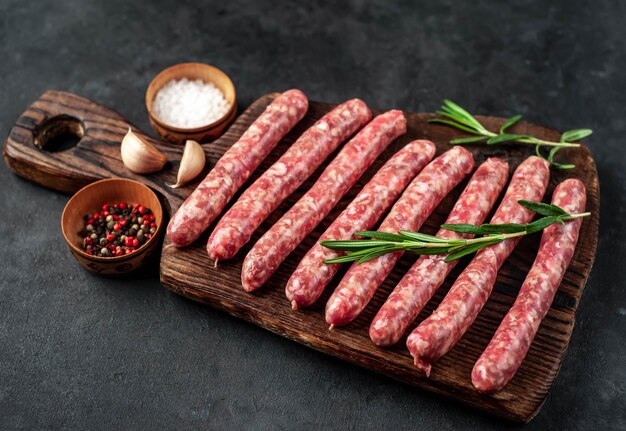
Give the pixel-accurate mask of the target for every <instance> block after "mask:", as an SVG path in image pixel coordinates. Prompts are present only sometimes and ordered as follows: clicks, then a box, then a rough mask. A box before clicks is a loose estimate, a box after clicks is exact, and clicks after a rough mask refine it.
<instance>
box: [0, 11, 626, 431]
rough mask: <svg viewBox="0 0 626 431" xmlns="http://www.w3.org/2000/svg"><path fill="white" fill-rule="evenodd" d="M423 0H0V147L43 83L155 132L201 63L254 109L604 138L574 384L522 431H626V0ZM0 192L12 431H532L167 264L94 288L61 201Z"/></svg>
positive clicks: (1, 415) (24, 187)
mask: <svg viewBox="0 0 626 431" xmlns="http://www.w3.org/2000/svg"><path fill="white" fill-rule="evenodd" d="M166 3H167V4H166ZM338 3H339V2H338ZM412 3H416V4H412ZM421 3H423V4H420V5H418V4H417V2H408V1H407V2H384V1H378V2H365V1H350V2H342V5H331V3H330V2H319V3H317V2H309V3H306V2H302V4H300V5H297V4H295V3H288V2H270V1H259V2H252V1H250V2H240V1H228V2H214V3H213V4H210V3H207V4H206V5H203V6H200V5H199V4H198V2H196V1H185V0H182V1H181V0H178V1H170V2H159V4H158V6H157V5H156V4H150V2H148V1H132V2H130V1H106V2H104V1H102V2H97V1H79V0H76V1H67V2H62V1H58V2H44V1H37V2H34V1H33V2H24V1H17V0H3V1H2V2H1V3H0V59H1V60H0V77H1V78H0V133H2V134H3V135H6V134H7V133H8V131H9V129H10V127H11V125H12V123H13V122H14V121H15V119H16V118H17V117H18V115H19V114H20V113H21V112H22V111H23V110H24V109H25V108H26V106H27V105H28V104H29V103H30V102H32V101H33V100H34V99H35V98H37V97H38V96H39V94H40V93H42V92H43V91H45V90H47V89H62V90H69V91H73V92H76V93H78V94H81V95H83V96H86V97H89V98H92V99H94V100H96V101H98V102H101V103H103V104H105V105H108V106H110V107H112V108H114V109H116V110H117V111H119V112H120V113H122V114H123V115H124V116H126V117H127V118H128V119H129V120H131V121H132V122H134V123H135V124H137V125H138V126H140V127H142V128H143V129H144V130H149V125H148V122H147V119H146V114H145V111H144V103H143V97H144V92H145V88H146V86H147V84H148V83H149V81H150V79H151V78H152V77H153V76H154V75H155V74H156V73H157V72H159V71H160V70H161V69H163V68H165V67H167V66H169V65H171V64H174V63H177V62H184V61H193V60H195V61H201V62H208V63H212V64H215V65H217V66H218V67H220V68H222V69H224V70H225V71H226V72H227V73H229V74H230V76H231V77H232V78H233V80H234V82H235V85H236V87H237V91H238V96H239V104H240V108H243V107H245V106H247V105H248V104H249V103H251V102H252V101H253V100H254V99H256V98H257V97H259V96H260V95H263V94H265V93H267V92H270V91H276V90H284V89H287V88H289V87H298V88H300V89H302V90H303V91H304V92H305V93H306V94H307V95H309V96H310V98H311V99H314V100H323V101H328V102H340V101H343V100H345V99H347V98H350V97H356V96H358V97H361V98H363V99H364V100H366V101H367V102H368V103H369V104H370V105H371V106H373V107H376V108H392V107H397V108H401V109H405V110H408V111H433V110H434V109H435V108H437V107H438V105H439V103H440V102H441V100H442V99H443V98H444V97H449V98H452V99H454V100H456V101H458V102H460V103H462V104H464V105H467V106H468V107H469V108H470V109H471V110H472V111H474V112H479V113H485V114H493V115H500V116H506V115H511V114H514V113H521V114H524V115H525V117H526V118H527V119H528V120H530V121H534V122H538V123H540V124H545V125H548V126H551V127H554V128H556V129H561V130H565V129H570V128H575V127H591V128H593V129H594V130H595V131H596V133H595V134H594V136H593V137H592V138H590V139H588V143H589V145H590V147H591V149H592V151H593V153H594V156H595V158H596V161H597V164H598V169H599V171H600V183H601V188H602V220H601V229H600V230H601V237H600V242H599V249H598V257H597V260H596V264H595V267H594V271H593V273H592V276H591V278H590V280H589V283H588V285H587V289H586V293H585V295H584V297H583V300H582V303H581V306H580V310H579V314H578V321H577V324H576V328H575V331H574V336H573V338H572V342H571V346H570V349H569V352H568V354H567V357H566V359H565V362H564V364H563V367H562V369H561V373H560V375H559V377H558V379H557V381H556V383H555V385H554V387H553V388H552V390H551V392H550V395H549V396H548V398H547V401H546V404H545V405H544V407H543V409H542V411H541V413H540V414H539V416H538V417H537V418H536V419H535V420H534V421H533V422H532V423H531V424H530V425H529V426H527V427H526V429H540V430H546V429H568V430H570V429H578V430H588V429H615V430H617V429H624V428H626V417H625V413H624V412H625V409H626V395H625V393H624V392H625V385H626V364H625V361H624V358H625V357H626V347H625V345H626V343H625V342H624V341H625V336H624V333H625V332H626V293H625V291H624V283H623V281H622V280H623V274H622V269H623V266H624V263H623V262H624V258H625V257H626V254H625V253H624V251H625V248H626V247H625V245H624V242H625V241H626V235H625V229H624V228H623V227H622V226H620V223H623V222H622V220H623V219H624V217H625V216H626V204H625V199H626V198H625V195H626V188H625V184H626V175H625V169H624V162H625V157H624V154H625V149H624V142H622V135H623V134H624V133H625V132H626V130H625V129H626V120H625V115H624V114H625V113H626V112H625V111H624V106H625V103H624V102H626V97H625V96H624V93H625V92H626V73H625V72H624V70H625V69H626V55H625V52H624V39H625V38H626V27H625V26H624V18H625V17H626V6H625V5H626V4H625V3H624V2H621V1H617V0H616V1H599V0H597V1H593V2H592V1H560V2H556V1H555V2H543V1H539V0H538V1H516V2H501V1H474V2H464V1H458V2H453V1H441V2H421ZM507 3H511V4H507ZM0 183H1V184H2V187H1V188H0V205H1V206H0V208H1V210H0V214H1V216H0V217H1V218H0V238H2V240H1V244H2V247H1V248H0V262H1V266H0V274H1V276H0V428H2V429H35V428H47V427H49V428H55V429H59V428H68V429H111V428H117V429H129V428H145V429H159V428H161V427H163V428H173V429H176V428H177V429H189V428H193V427H205V428H207V427H208V428H212V429H220V428H221V429H223V428H231V429H290V428H304V429H310V428H325V429H381V428H397V429H419V428H423V429H451V428H454V429H470V430H487V429H505V428H508V427H509V426H510V427H512V428H519V426H517V425H510V424H509V423H507V422H505V421H502V420H499V419H496V418H492V417H490V416H487V415H484V414H481V413H478V412H476V411H474V410H471V409H469V408H467V407H464V406H462V405H460V404H457V403H453V402H450V401H447V400H446V399H444V398H442V397H438V396H435V395H432V394H430V393H427V392H425V391H421V390H416V389H414V388H411V387H408V386H405V385H403V384H400V383H397V382H394V381H391V380H389V379H386V378H383V377H380V376H378V375H375V374H372V373H370V372H367V371H363V370H361V369H358V368H356V367H354V366H351V365H348V364H344V363H342V362H340V361H338V360H335V359H332V358H329V357H326V356H323V355H321V354H319V353H316V352H314V351H312V350H309V349H307V348H304V347H302V346H300V345H297V344H295V343H293V342H290V341H287V340H285V339H282V338H280V337H278V336H275V335H273V334H271V333H269V332H266V331H264V330H262V329H259V328H257V327H255V326H253V325H250V324H248V323H245V322H242V321H239V320H237V319H235V318H232V317H229V316H228V315H226V314H223V313H220V312H216V311H213V310H211V309H210V308H206V307H203V306H200V305H197V304H194V303H192V302H190V301H187V300H184V299H182V298H179V297H177V296H175V295H173V294H170V293H169V292H168V291H166V290H165V289H163V288H162V287H160V286H159V282H158V278H157V275H156V268H152V273H151V274H150V273H149V274H144V275H139V276H136V277H135V278H134V279H132V280H126V281H112V280H107V279H101V278H97V277H94V276H92V275H90V274H87V273H86V272H84V271H82V270H81V269H80V268H79V267H78V266H77V265H76V264H75V262H74V261H73V259H72V257H71V256H70V254H69V252H68V251H67V249H66V247H65V245H64V244H63V242H62V238H61V233H60V229H59V219H60V215H61V211H62V209H63V206H64V204H65V202H66V201H67V196H64V195H60V194H57V193H54V192H51V191H49V190H45V189H43V188H41V187H38V186H35V185H32V184H30V183H27V182H25V181H23V180H21V179H19V178H17V177H15V176H14V175H13V174H12V173H10V172H9V170H8V169H7V168H6V166H5V165H4V164H1V165H0Z"/></svg>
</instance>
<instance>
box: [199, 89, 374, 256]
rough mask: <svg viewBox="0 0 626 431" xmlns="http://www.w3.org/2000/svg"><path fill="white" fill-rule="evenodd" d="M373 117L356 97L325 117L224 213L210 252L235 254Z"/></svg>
mask: <svg viewBox="0 0 626 431" xmlns="http://www.w3.org/2000/svg"><path fill="white" fill-rule="evenodd" d="M371 118H372V113H371V111H370V109H369V108H368V107H367V105H366V104H365V102H363V101H362V100H359V99H352V100H349V101H347V102H345V103H342V104H341V105H339V106H337V107H336V108H335V109H333V110H332V111H330V112H329V113H327V114H326V115H324V116H323V117H322V118H321V119H319V120H318V121H317V122H316V123H315V124H314V125H313V126H311V127H310V128H309V129H308V130H307V131H306V132H304V133H303V134H302V136H300V138H298V140H297V141H296V142H295V143H294V144H293V145H292V146H291V147H290V148H289V149H288V150H287V151H286V152H285V154H283V155H282V157H281V158H280V159H278V161H277V162H276V163H274V164H273V165H272V166H271V167H270V168H269V169H268V170H267V171H265V172H264V173H263V175H261V176H260V177H259V179H257V180H256V181H255V183H254V184H252V185H251V186H250V187H249V188H248V189H247V190H246V191H245V192H244V193H243V194H242V195H241V196H240V197H239V200H238V201H237V202H236V203H235V204H234V205H233V206H232V207H231V208H230V209H229V210H228V212H226V214H224V216H223V217H222V219H221V220H220V221H219V223H218V224H217V226H216V227H215V230H214V231H213V233H212V234H211V237H210V238H209V241H208V243H207V252H208V253H209V257H211V258H212V259H215V260H216V261H217V260H225V259H230V258H232V257H233V256H234V255H235V254H236V253H237V251H239V250H240V249H241V247H243V246H244V244H246V243H247V242H248V241H249V240H250V238H251V237H252V234H253V233H254V231H255V230H256V229H257V228H258V227H259V225H260V224H261V223H262V222H263V220H265V219H266V218H267V216H268V215H270V213H271V212H272V211H274V210H275V209H276V208H278V206H279V205H280V204H281V203H282V202H283V201H284V200H285V199H286V198H287V197H288V196H289V195H290V194H292V193H293V192H294V191H295V190H296V189H297V188H298V187H300V185H301V184H302V183H303V182H304V181H305V180H306V179H307V178H308V177H309V176H311V174H312V173H313V172H314V171H315V169H317V167H318V166H319V165H320V164H322V162H323V161H324V160H325V159H326V158H327V157H328V156H329V155H330V154H331V153H332V152H333V151H334V150H335V149H336V148H337V147H338V146H339V144H341V143H342V142H344V141H345V140H346V139H348V138H349V137H350V136H351V135H352V134H354V133H355V132H356V131H357V130H359V129H360V128H361V127H363V126H364V125H365V124H366V123H367V122H369V120H370V119H371Z"/></svg>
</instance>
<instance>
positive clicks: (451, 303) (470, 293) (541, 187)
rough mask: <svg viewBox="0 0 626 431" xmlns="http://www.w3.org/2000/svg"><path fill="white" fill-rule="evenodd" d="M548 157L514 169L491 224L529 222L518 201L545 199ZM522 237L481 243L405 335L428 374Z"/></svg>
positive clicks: (480, 305)
mask: <svg viewBox="0 0 626 431" xmlns="http://www.w3.org/2000/svg"><path fill="white" fill-rule="evenodd" d="M549 177H550V170H549V165H548V162H547V161H546V160H545V159H541V158H539V157H535V156H532V157H529V158H528V159H526V160H525V161H524V162H523V163H522V164H521V165H519V166H518V168H517V169H516V170H515V173H514V174H513V178H512V179H511V183H510V184H509V187H508V188H507V191H506V194H505V195H504V198H503V199H502V203H501V204H500V206H499V207H498V210H497V211H496V213H495V214H494V216H493V218H492V219H491V223H520V224H523V223H528V222H530V221H531V220H532V218H533V215H534V213H533V212H532V211H530V210H528V209H526V208H524V207H522V206H521V205H520V204H519V203H517V201H518V200H520V199H526V200H531V201H541V199H542V197H543V194H544V193H545V191H546V187H547V185H548V179H549ZM519 240H520V237H516V238H509V239H506V240H504V241H502V242H499V243H497V244H494V245H492V246H489V247H486V248H483V249H482V250H480V251H478V253H476V256H475V257H474V259H472V261H471V262H470V263H469V264H468V266H467V267H466V268H465V270H463V272H462V273H461V275H459V277H458V278H457V279H456V281H455V282H454V284H453V285H452V287H451V288H450V291H449V292H448V294H447V295H446V297H445V298H444V299H443V301H442V302H441V304H439V307H437V310H435V312H434V313H433V314H431V315H430V316H429V317H428V318H427V319H426V320H424V321H423V322H422V323H421V324H420V325H419V326H418V327H417V328H415V330H414V331H413V332H412V333H411V335H409V337H408V339H407V347H408V348H409V351H410V352H411V355H413V358H414V359H415V365H416V366H417V367H418V368H420V369H421V370H423V371H424V372H425V373H426V376H429V375H430V369H431V364H432V363H433V362H435V361H436V360H437V359H439V358H440V357H442V356H443V355H445V354H446V353H447V352H448V351H449V350H450V349H451V348H452V347H453V346H454V345H455V344H456V343H457V342H458V341H459V339H460V338H461V337H462V336H463V334H465V332H466V331H467V329H468V328H469V327H470V326H471V324H472V323H473V322H474V319H476V316H478V313H479V312H480V310H481V309H482V308H483V305H485V302H487V298H489V295H490V294H491V290H492V288H493V285H494V283H495V282H496V277H497V275H498V270H499V269H500V266H501V265H502V263H504V261H505V260H506V259H507V258H508V257H509V255H510V254H511V253H512V252H513V249H514V248H515V246H516V245H517V243H518V242H519Z"/></svg>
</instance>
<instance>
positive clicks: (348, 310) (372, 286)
mask: <svg viewBox="0 0 626 431" xmlns="http://www.w3.org/2000/svg"><path fill="white" fill-rule="evenodd" d="M473 167H474V159H473V157H472V154H471V153H470V152H469V151H467V150H466V149H465V148H463V147H455V148H453V149H451V150H449V151H447V152H445V153H444V154H442V155H441V156H439V157H437V158H436V159H435V160H433V161H432V162H431V163H430V164H429V165H428V166H426V167H425V168H424V170H423V171H422V172H421V173H420V174H419V175H418V176H417V177H416V178H415V179H414V180H413V181H412V182H411V184H410V185H409V187H408V188H407V189H406V190H405V191H404V193H403V194H402V196H401V197H400V199H399V200H398V202H396V204H395V205H394V206H393V208H391V211H390V212H389V215H388V216H387V217H386V218H385V220H384V221H383V222H382V224H381V225H380V228H379V229H378V230H379V231H381V232H391V233H397V232H398V231H400V230H411V231H415V230H418V229H419V228H420V227H421V226H422V224H423V223H424V221H425V220H426V219H427V218H428V216H429V215H430V213H431V212H432V211H433V210H434V209H435V207H436V206H437V205H438V204H439V203H440V202H441V200H442V199H443V198H444V197H445V196H446V195H447V194H448V193H449V192H450V191H451V190H452V189H453V188H454V187H456V185H458V184H459V183H460V182H461V180H463V178H465V176H466V175H467V174H468V173H469V172H470V171H471V170H472V168H473ZM401 256H402V251H397V252H394V253H389V254H385V255H383V256H380V257H378V258H376V259H372V260H369V261H367V262H364V263H362V264H356V263H355V264H353V265H352V266H351V267H350V269H349V270H348V272H347V273H346V275H345V277H344V278H343V279H342V280H341V282H340V283H339V286H338V287H337V288H336V289H335V291H334V292H333V294H332V296H331V297H330V299H329V300H328V303H327V304H326V322H328V323H329V324H330V325H331V328H332V327H333V326H342V325H346V324H348V323H349V322H351V321H352V320H354V319H355V318H356V317H357V316H358V315H359V314H360V313H361V311H363V309H364V308H365V306H366V305H367V304H368V303H369V301H370V300H371V299H372V297H373V296H374V293H375V292H376V289H377V288H378V286H379V285H380V284H381V283H382V282H383V280H384V279H385V277H387V275H389V273H390V272H391V270H392V269H393V267H394V265H395V264H396V262H397V261H398V259H400V257H401Z"/></svg>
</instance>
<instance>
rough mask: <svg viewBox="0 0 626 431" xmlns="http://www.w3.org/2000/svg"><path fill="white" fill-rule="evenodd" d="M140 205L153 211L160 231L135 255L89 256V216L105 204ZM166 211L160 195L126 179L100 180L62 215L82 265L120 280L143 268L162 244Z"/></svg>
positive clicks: (74, 199) (64, 228)
mask: <svg viewBox="0 0 626 431" xmlns="http://www.w3.org/2000/svg"><path fill="white" fill-rule="evenodd" d="M121 201H123V202H128V203H129V204H130V203H140V204H141V205H144V206H145V207H147V208H150V210H152V214H154V217H155V223H156V225H157V231H156V232H155V234H154V235H152V238H150V239H148V241H146V243H145V244H143V245H142V246H141V247H140V248H139V249H137V250H136V251H135V252H133V253H130V254H127V255H124V256H115V257H98V256H91V255H88V254H87V253H85V252H84V251H83V250H82V248H81V243H82V240H83V237H82V236H81V234H80V233H81V231H82V230H83V229H84V227H85V220H84V219H83V216H84V215H85V214H93V213H94V212H96V211H100V208H101V207H102V205H103V204H105V203H108V204H114V203H117V202H121ZM163 229H164V227H163V208H162V207H161V203H160V202H159V198H158V197H157V195H156V194H155V193H154V192H153V191H152V190H150V188H148V187H146V186H145V185H143V184H141V183H139V182H137V181H133V180H127V179H123V178H111V179H106V180H100V181H96V182H95V183H91V184H89V185H88V186H85V187H83V188H82V189H80V190H79V191H78V192H76V194H75V195H74V196H72V198H71V199H70V200H69V201H68V203H67V204H66V205H65V209H64V210H63V215H62V216H61V230H62V231H63V238H64V239H65V242H66V243H67V245H68V246H69V248H70V251H71V252H72V254H73V255H74V257H75V258H76V260H77V261H78V263H79V264H81V265H82V266H84V267H85V268H86V269H87V270H89V271H91V272H94V273H96V274H98V275H104V276H108V277H119V276H122V275H124V274H127V273H129V272H131V271H134V270H136V269H139V268H140V267H141V266H142V265H143V263H144V262H145V261H146V259H147V258H148V257H149V256H150V254H151V253H152V252H153V251H154V250H155V249H156V248H157V245H158V244H159V240H158V238H159V237H160V235H161V234H162V233H163Z"/></svg>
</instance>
